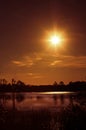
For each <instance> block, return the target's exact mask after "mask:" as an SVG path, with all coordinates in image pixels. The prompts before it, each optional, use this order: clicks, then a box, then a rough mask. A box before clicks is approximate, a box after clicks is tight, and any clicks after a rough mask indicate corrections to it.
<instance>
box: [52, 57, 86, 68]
mask: <svg viewBox="0 0 86 130" xmlns="http://www.w3.org/2000/svg"><path fill="white" fill-rule="evenodd" d="M58 58H59V59H61V60H54V61H53V62H51V63H50V66H52V67H73V68H74V67H75V68H86V56H79V57H77V56H60V57H58ZM58 58H57V59H58Z"/></svg>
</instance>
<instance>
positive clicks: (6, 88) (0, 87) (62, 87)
mask: <svg viewBox="0 0 86 130" xmlns="http://www.w3.org/2000/svg"><path fill="white" fill-rule="evenodd" d="M0 91H1V92H43V91H44V92H45V91H86V82H85V81H76V82H69V83H68V84H64V82H63V81H61V82H60V83H59V84H57V82H56V81H55V82H54V84H53V85H39V86H37V85H26V84H25V83H24V82H22V81H20V80H19V81H15V80H14V79H12V83H7V81H6V80H5V79H1V80H0Z"/></svg>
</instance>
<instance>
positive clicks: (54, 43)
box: [49, 35, 62, 46]
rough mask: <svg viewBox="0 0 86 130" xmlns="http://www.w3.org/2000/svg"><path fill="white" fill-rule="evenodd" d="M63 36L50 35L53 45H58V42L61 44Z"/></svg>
mask: <svg viewBox="0 0 86 130" xmlns="http://www.w3.org/2000/svg"><path fill="white" fill-rule="evenodd" d="M61 40H62V39H61V37H60V36H57V35H53V36H51V37H50V40H49V41H50V42H51V43H52V44H53V45H55V46H56V45H58V44H60V43H61Z"/></svg>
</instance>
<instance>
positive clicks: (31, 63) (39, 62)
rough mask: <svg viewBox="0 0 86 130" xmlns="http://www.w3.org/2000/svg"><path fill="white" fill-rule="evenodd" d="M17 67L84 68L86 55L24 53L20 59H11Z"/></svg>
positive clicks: (85, 66)
mask: <svg viewBox="0 0 86 130" xmlns="http://www.w3.org/2000/svg"><path fill="white" fill-rule="evenodd" d="M12 63H13V64H15V65H16V66H18V67H33V68H34V70H36V69H37V70H38V69H39V70H40V71H41V69H43V68H45V67H46V68H47V67H52V68H53V67H73V68H74V67H75V68H76V67H78V68H86V56H71V55H61V54H51V53H34V54H32V55H29V56H28V55H25V56H23V57H21V58H20V60H12Z"/></svg>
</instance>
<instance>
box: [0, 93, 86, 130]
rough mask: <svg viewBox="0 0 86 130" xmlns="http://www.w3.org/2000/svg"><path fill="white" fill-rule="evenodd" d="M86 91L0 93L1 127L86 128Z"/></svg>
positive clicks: (37, 129)
mask: <svg viewBox="0 0 86 130" xmlns="http://www.w3.org/2000/svg"><path fill="white" fill-rule="evenodd" d="M85 121H86V93H75V92H40V93H37V92H36V93H0V129H1V130H6V129H7V128H8V129H9V130H15V129H16V130H19V129H23V130H86V122H85Z"/></svg>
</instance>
